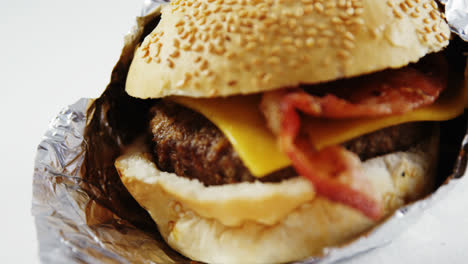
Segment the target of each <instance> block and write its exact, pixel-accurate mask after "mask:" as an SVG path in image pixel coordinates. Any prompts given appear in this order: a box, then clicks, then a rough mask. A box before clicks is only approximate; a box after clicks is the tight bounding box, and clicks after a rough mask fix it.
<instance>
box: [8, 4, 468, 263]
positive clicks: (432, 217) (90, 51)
mask: <svg viewBox="0 0 468 264" xmlns="http://www.w3.org/2000/svg"><path fill="white" fill-rule="evenodd" d="M141 4H142V1H140V0H126V1H124V0H99V1H96V0H94V1H91V0H82V1H70V0H56V1H53V0H41V1H37V0H36V1H34V0H29V1H28V0H26V1H24V0H23V1H5V0H2V1H1V2H0V34H1V35H0V36H1V37H0V85H1V88H0V91H1V95H0V96H1V100H0V121H1V125H0V127H1V129H0V165H1V168H2V169H1V171H2V174H1V176H0V177H1V181H0V184H1V185H0V186H1V187H0V262H1V263H38V262H39V259H38V250H37V246H38V244H37V239H36V233H35V227H34V223H33V217H32V216H31V212H30V208H31V196H32V194H31V193H32V174H33V163H34V157H35V151H36V147H37V145H38V143H39V142H40V140H41V137H42V135H43V133H44V132H45V130H46V129H47V126H48V123H49V121H50V120H51V119H52V117H54V115H56V114H57V113H58V112H59V111H60V109H61V108H63V107H65V106H66V105H69V104H72V103H74V102H76V101H77V100H78V99H79V98H81V97H97V96H99V94H100V93H101V92H102V91H103V89H104V88H105V86H106V84H107V83H108V81H109V78H110V73H111V70H112V68H113V66H114V64H115V63H116V61H117V59H118V57H119V54H120V50H121V48H122V45H123V36H124V35H125V33H126V32H127V31H128V30H129V29H130V27H131V25H133V22H134V19H135V16H136V15H138V14H139V12H140V7H141ZM467 182H468V179H465V180H463V181H462V182H461V183H460V184H459V186H457V188H456V189H455V190H454V191H453V192H452V193H450V194H449V196H448V197H447V198H445V199H442V200H441V201H439V202H438V203H437V204H436V205H435V206H433V207H432V208H431V209H430V210H429V211H428V212H427V213H426V214H425V215H424V216H423V217H422V218H421V219H420V220H419V222H418V223H417V224H415V225H414V226H413V227H411V228H409V229H408V231H407V232H406V233H404V234H403V235H402V236H400V237H399V238H398V239H396V240H395V241H394V242H393V243H392V244H391V245H389V246H386V247H384V248H381V249H378V250H374V251H372V252H370V253H368V254H365V255H363V256H360V257H358V258H354V259H352V260H350V261H349V262H350V263H379V264H384V263H467V261H466V259H467V257H468V206H467V203H468V183H467ZM304 228H306V227H304Z"/></svg>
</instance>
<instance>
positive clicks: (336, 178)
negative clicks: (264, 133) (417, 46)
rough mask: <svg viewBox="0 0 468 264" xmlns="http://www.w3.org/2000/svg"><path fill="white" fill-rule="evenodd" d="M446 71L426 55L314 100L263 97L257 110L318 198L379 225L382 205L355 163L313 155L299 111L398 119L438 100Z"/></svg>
mask: <svg viewBox="0 0 468 264" xmlns="http://www.w3.org/2000/svg"><path fill="white" fill-rule="evenodd" d="M446 69H447V66H446V63H445V60H443V58H442V57H441V56H437V55H436V56H430V57H429V58H427V59H425V60H424V61H423V62H422V63H421V62H420V63H418V64H417V65H416V66H408V67H405V68H402V69H398V70H387V71H382V72H379V73H374V74H371V75H367V76H364V77H359V78H353V79H348V80H342V81H336V82H333V83H330V84H322V85H318V86H315V87H313V88H312V90H313V91H315V92H316V93H317V94H316V95H311V94H309V93H307V92H305V91H304V90H302V89H291V90H284V89H283V90H280V91H273V92H269V93H265V94H264V95H263V98H262V105H261V107H262V110H263V111H264V113H265V116H266V117H267V119H268V124H269V126H270V128H272V130H273V131H274V132H275V133H277V134H279V141H280V145H281V147H282V149H283V150H284V151H285V152H286V154H287V155H288V157H289V158H290V159H291V161H292V164H293V167H294V168H295V169H296V171H297V172H298V173H299V174H301V175H302V176H303V177H306V178H307V179H309V180H310V181H311V183H312V184H313V185H314V187H315V189H316V191H317V193H318V194H319V195H322V196H324V197H326V198H328V199H330V200H332V201H335V202H338V203H341V204H345V205H347V206H350V207H352V208H355V209H357V210H359V211H361V212H362V213H363V214H364V215H366V216H368V217H369V218H371V219H374V220H378V219H379V218H380V217H381V216H382V215H383V208H382V203H381V201H380V197H378V196H377V195H376V194H375V193H374V191H373V190H372V186H371V184H370V182H369V181H368V179H366V178H365V177H364V175H363V173H362V168H361V162H360V160H359V158H358V157H357V156H356V155H355V154H354V153H352V152H349V151H347V150H346V149H345V148H343V147H341V146H329V147H326V148H324V149H321V150H316V149H315V148H314V146H312V145H311V143H310V142H309V141H307V137H304V136H303V135H302V136H301V133H300V132H301V128H302V129H304V126H301V116H300V113H299V111H300V112H302V113H303V114H306V115H311V116H315V117H320V118H358V117H375V116H382V115H389V114H402V113H404V112H408V111H411V110H413V109H416V108H418V107H421V106H424V105H428V104H431V103H433V102H434V101H435V100H436V99H437V98H438V96H439V95H440V93H441V92H442V91H443V90H444V88H445V86H446V82H447V70H446ZM321 91H322V92H321ZM323 91H324V92H323ZM320 94H321V95H320ZM278 120H279V122H278Z"/></svg>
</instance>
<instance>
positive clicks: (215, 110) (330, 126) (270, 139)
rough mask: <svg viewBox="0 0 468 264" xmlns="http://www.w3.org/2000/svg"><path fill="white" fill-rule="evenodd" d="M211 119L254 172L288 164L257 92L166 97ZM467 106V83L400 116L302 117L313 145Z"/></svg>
mask: <svg viewBox="0 0 468 264" xmlns="http://www.w3.org/2000/svg"><path fill="white" fill-rule="evenodd" d="M169 100H172V101H174V102H176V103H179V104H182V105H184V106H186V107H188V108H191V109H193V110H195V111H197V112H199V113H201V114H203V115H204V116H205V117H206V118H208V119H209V120H210V121H211V122H213V123H214V124H215V125H216V126H217V127H218V128H219V129H220V130H221V131H222V132H223V133H224V134H225V135H226V137H227V139H228V140H229V141H230V142H231V144H232V146H233V147H234V149H235V150H236V152H237V153H238V154H239V157H240V159H241V160H242V161H243V163H244V165H245V166H246V167H247V168H248V169H249V170H250V172H251V173H252V174H253V175H254V176H256V177H262V176H265V175H267V174H269V173H271V172H274V171H276V170H279V169H282V168H284V167H286V166H289V165H290V164H291V162H290V160H289V159H288V157H287V156H286V155H285V154H284V153H283V152H281V150H280V148H279V146H278V144H277V140H276V137H275V135H273V134H272V132H270V130H269V129H268V128H267V127H266V122H265V120H264V118H263V116H262V114H261V113H260V110H259V108H258V105H259V102H260V96H259V95H247V96H233V97H228V98H209V99H207V98H190V97H171V98H169ZM467 105H468V87H467V85H465V86H460V87H459V88H458V89H452V90H451V91H446V92H445V93H444V94H443V95H442V96H441V97H440V98H439V99H438V100H437V101H436V103H434V104H432V105H430V106H425V107H422V108H419V109H417V110H415V111H412V112H409V113H406V114H403V115H391V116H385V117H379V118H357V119H343V120H339V119H334V120H331V119H320V118H308V120H307V127H309V129H308V135H309V136H310V139H311V141H312V142H313V144H314V145H315V147H316V148H317V149H321V148H323V147H326V146H330V145H335V144H340V143H342V142H345V141H347V140H350V139H352V138H355V137H358V136H361V135H364V134H367V133H370V132H373V131H376V130H379V129H382V128H384V127H389V126H393V125H397V124H401V123H405V122H414V121H444V120H449V119H452V118H455V117H456V116H458V115H460V114H461V113H462V112H463V111H464V109H465V106H467Z"/></svg>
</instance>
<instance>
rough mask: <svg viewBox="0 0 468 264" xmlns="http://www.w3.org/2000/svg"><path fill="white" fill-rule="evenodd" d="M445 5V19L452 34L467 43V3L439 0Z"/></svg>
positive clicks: (457, 0) (456, 0) (454, 0)
mask: <svg viewBox="0 0 468 264" xmlns="http://www.w3.org/2000/svg"><path fill="white" fill-rule="evenodd" d="M440 2H442V3H443V4H445V17H446V18H447V22H448V23H449V25H450V29H451V30H452V32H454V33H456V34H458V35H459V36H460V37H461V38H462V39H463V40H465V41H468V2H467V1H466V0H441V1H440Z"/></svg>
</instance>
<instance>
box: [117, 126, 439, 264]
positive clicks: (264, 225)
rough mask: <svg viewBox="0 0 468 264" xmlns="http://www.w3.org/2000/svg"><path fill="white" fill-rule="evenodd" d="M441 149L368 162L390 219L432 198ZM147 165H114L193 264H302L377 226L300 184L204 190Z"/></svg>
mask: <svg viewBox="0 0 468 264" xmlns="http://www.w3.org/2000/svg"><path fill="white" fill-rule="evenodd" d="M436 134H437V133H436ZM437 147H438V135H435V136H433V137H432V138H431V139H428V140H426V141H425V142H423V143H422V144H419V145H418V146H417V147H414V148H412V149H410V150H408V151H406V152H396V153H391V154H387V155H383V156H380V157H376V158H373V159H369V160H367V161H365V162H363V168H364V172H365V175H366V177H367V178H368V179H369V181H370V182H371V183H372V184H373V187H374V190H375V191H376V192H377V193H378V194H379V195H380V196H381V198H382V200H383V201H384V206H385V212H386V214H387V215H388V214H389V213H391V212H392V211H394V210H395V209H397V208H398V207H400V206H402V205H404V204H405V203H408V202H410V201H413V200H415V199H418V198H421V197H423V196H424V195H426V194H428V193H429V192H431V191H432V190H433V183H434V172H435V164H436V159H437V154H436V153H437ZM149 157H150V155H148V154H143V153H132V154H126V155H124V156H121V157H119V159H117V161H116V164H115V165H116V168H117V170H118V171H119V174H120V176H121V179H122V182H123V183H124V185H125V186H126V188H127V189H128V190H129V192H130V193H131V194H132V195H133V197H134V198H135V200H137V201H138V203H139V204H140V205H141V206H142V207H143V208H145V209H146V210H148V211H149V213H150V215H151V217H152V218H153V219H154V221H155V222H156V224H157V225H158V228H159V231H160V233H161V235H162V236H163V238H164V239H165V240H166V242H167V243H168V244H169V245H170V246H171V247H172V248H174V249H175V250H177V251H179V252H180V253H182V254H183V255H185V256H187V257H189V258H191V259H193V260H198V261H203V262H208V263H283V262H288V261H294V260H301V259H304V258H306V257H309V256H317V255H320V254H321V253H322V250H323V248H325V247H330V246H339V245H342V244H344V243H346V242H349V241H350V240H351V239H353V238H356V237H357V236H358V235H359V234H362V233H363V232H365V231H366V230H369V229H370V228H372V227H373V226H375V225H376V224H377V223H376V222H373V221H372V220H370V219H368V218H366V217H365V216H363V215H362V214H361V213H359V212H357V211H355V210H354V209H351V208H349V207H346V206H344V205H341V204H337V203H334V202H331V201H329V200H327V199H325V198H322V197H319V196H316V194H315V192H314V188H313V187H312V186H311V185H310V184H309V182H308V181H307V180H306V179H304V178H302V177H296V178H293V179H289V180H285V181H282V182H279V183H260V182H255V183H237V184H228V185H221V186H209V187H206V186H204V185H203V184H201V183H200V182H199V181H198V180H190V179H187V178H183V177H179V176H177V175H175V174H173V173H166V172H161V171H159V170H158V169H157V168H156V166H155V165H154V163H153V162H151V159H150V158H149Z"/></svg>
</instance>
